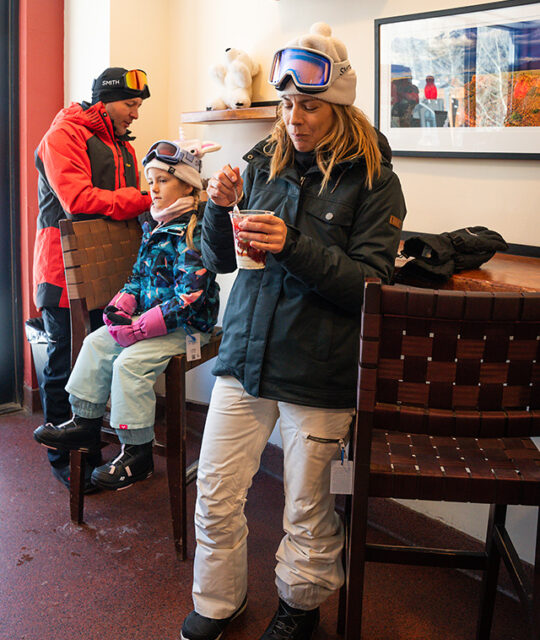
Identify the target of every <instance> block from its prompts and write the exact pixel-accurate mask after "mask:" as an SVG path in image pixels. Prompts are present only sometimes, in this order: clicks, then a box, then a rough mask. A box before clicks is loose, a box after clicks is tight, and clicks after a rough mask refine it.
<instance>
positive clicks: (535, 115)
mask: <svg viewBox="0 0 540 640" xmlns="http://www.w3.org/2000/svg"><path fill="white" fill-rule="evenodd" d="M375 125H376V126H377V127H378V128H379V129H380V130H381V131H382V132H383V133H384V134H385V135H386V136H387V137H388V140H389V142H390V145H391V147H392V150H393V152H394V155H396V156H431V157H476V158H523V159H540V2H529V1H527V0H524V1H522V2H519V1H506V2H495V3H490V4H482V5H477V6H470V7H460V8H458V9H449V10H447V11H432V12H429V13H420V14H415V15H406V16H397V17H394V18H383V19H380V20H376V21H375Z"/></svg>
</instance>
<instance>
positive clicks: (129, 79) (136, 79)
mask: <svg viewBox="0 0 540 640" xmlns="http://www.w3.org/2000/svg"><path fill="white" fill-rule="evenodd" d="M123 80H124V86H125V87H126V88H127V89H133V90H134V91H143V89H144V88H145V87H147V86H148V78H147V76H146V73H145V72H144V71H143V70H142V69H132V70H131V71H127V72H126V73H124V77H123Z"/></svg>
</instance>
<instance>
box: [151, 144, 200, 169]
mask: <svg viewBox="0 0 540 640" xmlns="http://www.w3.org/2000/svg"><path fill="white" fill-rule="evenodd" d="M154 158H155V159H156V160H161V162H165V164H170V165H175V164H178V163H179V162H183V163H184V164H187V165H188V166H189V167H193V169H195V170H196V171H200V170H201V165H202V162H201V159H200V158H198V157H197V156H196V155H194V154H193V153H190V152H189V151H186V150H185V149H182V148H181V147H180V146H178V145H177V144H176V143H175V142H170V141H169V140H158V142H154V144H153V145H152V146H151V147H150V149H149V150H148V153H147V154H146V155H145V157H144V158H143V161H142V164H143V167H146V165H147V164H148V163H149V162H150V160H153V159H154Z"/></svg>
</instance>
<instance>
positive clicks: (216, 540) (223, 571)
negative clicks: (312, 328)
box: [193, 376, 354, 618]
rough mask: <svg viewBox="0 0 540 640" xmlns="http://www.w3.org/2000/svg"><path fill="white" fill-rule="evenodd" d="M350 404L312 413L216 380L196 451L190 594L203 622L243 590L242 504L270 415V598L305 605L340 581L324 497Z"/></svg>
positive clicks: (225, 609)
mask: <svg viewBox="0 0 540 640" xmlns="http://www.w3.org/2000/svg"><path fill="white" fill-rule="evenodd" d="M353 415H354V409H353V408H351V409H321V408H316V407H307V406H301V405H296V404H290V403H287V402H278V401H275V400H268V399H265V398H254V397H253V396H250V395H249V394H248V393H246V392H245V391H244V389H243V387H242V385H241V384H240V383H239V382H238V381H237V380H236V379H235V378H233V377H230V376H222V377H218V378H217V380H216V383H215V386H214V390H213V393H212V398H211V401H210V407H209V411H208V417H207V420H206V426H205V429H204V435H203V441H202V445H201V452H200V457H199V471H198V477H197V504H196V508H195V530H196V539H197V549H196V552H195V563H194V581H193V600H194V604H195V610H196V611H197V612H198V613H199V614H201V615H203V616H207V617H210V618H225V617H228V616H230V615H231V614H232V613H233V612H234V611H235V610H236V609H237V608H238V607H239V605H240V604H241V602H242V600H243V598H244V596H245V595H246V591H247V544H246V542H247V534H248V528H247V524H246V518H245V516H244V505H245V502H246V496H247V492H248V489H249V487H250V486H251V483H252V478H253V476H254V475H255V473H256V472H257V470H258V468H259V464H260V458H261V454H262V452H263V449H264V447H265V446H266V443H267V441H268V438H269V437H270V434H271V433H272V430H273V428H274V425H275V424H276V421H277V419H278V418H279V420H280V431H281V438H282V441H283V454H284V470H283V483H284V491H285V510H284V514H283V528H284V530H285V536H284V537H283V539H282V541H281V544H280V545H279V548H278V550H277V553H276V559H277V566H276V585H277V590H278V595H279V596H280V597H281V598H282V599H283V600H284V601H285V602H287V603H288V604H290V605H291V606H293V607H297V608H299V609H305V610H309V609H314V608H315V607H317V606H318V605H319V604H320V603H321V602H323V601H324V600H325V599H326V598H327V597H328V596H329V595H330V594H331V593H332V592H333V591H335V590H336V589H339V587H340V586H341V585H342V583H343V569H342V564H341V550H342V547H343V530H342V524H341V520H340V518H339V516H338V515H337V514H336V513H335V511H334V496H333V495H331V494H330V492H329V488H330V462H331V460H332V459H334V458H337V457H338V456H339V454H340V444H339V441H340V440H345V439H346V438H347V437H348V433H349V427H350V424H351V419H352V416H353Z"/></svg>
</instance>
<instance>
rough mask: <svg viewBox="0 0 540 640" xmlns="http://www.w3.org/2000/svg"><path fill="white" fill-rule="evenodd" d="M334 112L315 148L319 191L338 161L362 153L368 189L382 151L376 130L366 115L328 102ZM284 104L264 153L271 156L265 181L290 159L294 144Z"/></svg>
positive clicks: (352, 107) (288, 162) (273, 175)
mask: <svg viewBox="0 0 540 640" xmlns="http://www.w3.org/2000/svg"><path fill="white" fill-rule="evenodd" d="M328 104H329V105H330V107H331V108H332V111H333V113H334V122H333V124H332V127H331V128H330V131H329V132H328V133H327V134H326V135H325V136H324V137H323V138H321V140H319V142H318V144H317V146H316V147H315V149H314V151H315V157H316V160H317V166H318V167H319V170H320V172H321V173H322V175H323V180H322V184H321V189H320V192H319V193H322V192H323V191H324V189H325V188H326V187H327V186H328V183H329V181H330V176H331V174H332V169H333V168H334V167H335V165H336V164H337V163H338V162H344V161H347V160H352V159H353V158H356V157H358V156H363V157H364V159H365V162H366V168H367V173H366V182H365V184H366V186H367V187H368V188H369V189H371V188H372V186H373V179H374V178H375V177H377V176H378V175H379V174H380V172H381V151H380V149H379V144H378V141H377V132H376V131H375V129H374V128H373V127H372V126H371V124H370V122H369V120H368V119H367V117H366V116H365V115H364V113H362V111H360V109H357V108H356V107H354V106H352V105H341V104H334V103H332V102H329V103H328ZM282 111H283V103H282V104H280V105H279V106H278V120H277V122H276V124H275V125H274V128H273V129H272V132H271V134H270V137H269V138H268V140H267V144H266V145H265V147H264V152H265V153H266V154H267V155H268V156H270V157H271V158H272V160H271V161H270V176H269V178H268V181H270V180H273V179H274V178H275V177H277V176H278V175H279V174H280V173H281V172H282V171H283V169H284V168H285V167H287V166H289V165H290V164H291V163H292V162H293V158H294V146H293V143H292V141H291V139H290V137H289V135H288V133H287V128H286V126H285V122H284V120H283V116H282Z"/></svg>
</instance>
